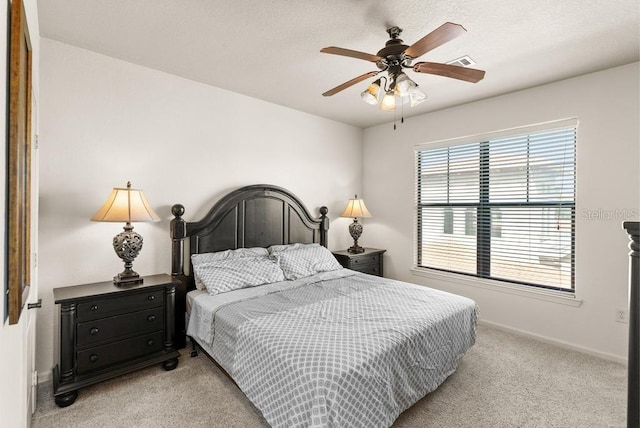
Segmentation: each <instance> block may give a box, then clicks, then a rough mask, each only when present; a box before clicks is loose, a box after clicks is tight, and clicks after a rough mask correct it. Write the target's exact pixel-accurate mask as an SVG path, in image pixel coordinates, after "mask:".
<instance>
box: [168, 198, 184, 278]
mask: <svg viewBox="0 0 640 428" xmlns="http://www.w3.org/2000/svg"><path fill="white" fill-rule="evenodd" d="M171 214H173V215H174V219H173V220H171V227H170V233H171V275H184V238H185V236H187V222H185V221H184V219H183V218H182V215H183V214H184V206H182V205H181V204H175V205H174V206H172V207H171Z"/></svg>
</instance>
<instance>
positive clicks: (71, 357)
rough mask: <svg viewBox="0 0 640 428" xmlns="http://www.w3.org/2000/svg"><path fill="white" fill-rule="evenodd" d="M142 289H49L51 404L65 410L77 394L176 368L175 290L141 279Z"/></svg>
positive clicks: (105, 285) (160, 278)
mask: <svg viewBox="0 0 640 428" xmlns="http://www.w3.org/2000/svg"><path fill="white" fill-rule="evenodd" d="M143 281H144V282H143V283H142V284H136V285H131V286H128V287H117V286H115V285H114V284H113V282H112V281H109V282H98V283H94V284H84V285H76V286H72V287H62V288H55V289H54V290H53V297H54V300H55V302H56V304H57V305H58V320H59V322H58V334H57V341H56V345H57V347H56V359H57V361H56V362H57V364H56V365H55V367H54V368H53V393H54V396H55V401H56V404H57V405H58V406H60V407H66V406H69V405H71V404H73V402H74V401H75V400H76V397H77V396H78V389H80V388H82V387H85V386H88V385H92V384H94V383H97V382H102V381H104V380H107V379H111V378H113V377H116V376H120V375H122V374H125V373H129V372H131V371H134V370H138V369H141V368H143V367H147V366H150V365H153V364H158V363H162V365H163V367H164V369H165V370H173V369H174V368H176V366H177V365H178V357H179V356H180V353H179V352H178V351H177V350H176V348H175V345H174V340H175V322H174V318H175V290H176V286H179V285H180V282H179V281H177V280H174V279H173V278H171V276H169V275H153V276H146V277H144V279H143Z"/></svg>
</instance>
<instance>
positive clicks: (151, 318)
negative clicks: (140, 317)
mask: <svg viewBox="0 0 640 428" xmlns="http://www.w3.org/2000/svg"><path fill="white" fill-rule="evenodd" d="M155 320H156V316H155V315H149V316H148V317H147V321H155Z"/></svg>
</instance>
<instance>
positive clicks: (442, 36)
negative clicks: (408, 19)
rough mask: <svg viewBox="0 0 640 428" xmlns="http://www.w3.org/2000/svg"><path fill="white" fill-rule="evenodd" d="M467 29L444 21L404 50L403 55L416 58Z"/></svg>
mask: <svg viewBox="0 0 640 428" xmlns="http://www.w3.org/2000/svg"><path fill="white" fill-rule="evenodd" d="M466 32H467V30H465V29H464V27H463V26H462V25H460V24H454V23H452V22H445V23H444V24H442V25H441V26H439V27H438V28H436V29H435V30H433V31H432V32H430V33H429V34H427V35H426V36H424V37H423V38H421V39H420V40H418V41H417V42H415V43H414V44H412V45H411V46H409V47H408V48H407V50H405V51H404V53H405V55H407V56H410V57H411V58H418V57H419V56H421V55H424V54H426V53H427V52H429V51H430V50H433V49H435V48H437V47H438V46H441V45H444V44H445V43H447V42H448V41H450V40H453V39H455V38H456V37H458V36H461V35H463V34H464V33H466Z"/></svg>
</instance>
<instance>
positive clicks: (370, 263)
mask: <svg viewBox="0 0 640 428" xmlns="http://www.w3.org/2000/svg"><path fill="white" fill-rule="evenodd" d="M386 251H387V250H379V249H377V248H365V249H364V253H357V254H356V253H350V252H349V251H347V250H340V251H333V255H334V257H335V258H336V260H338V262H339V263H340V264H341V265H342V266H344V267H345V268H347V269H352V270H355V271H358V272H362V273H368V274H370V275H377V276H382V275H383V270H382V268H383V265H382V254H384V253H385V252H386Z"/></svg>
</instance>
